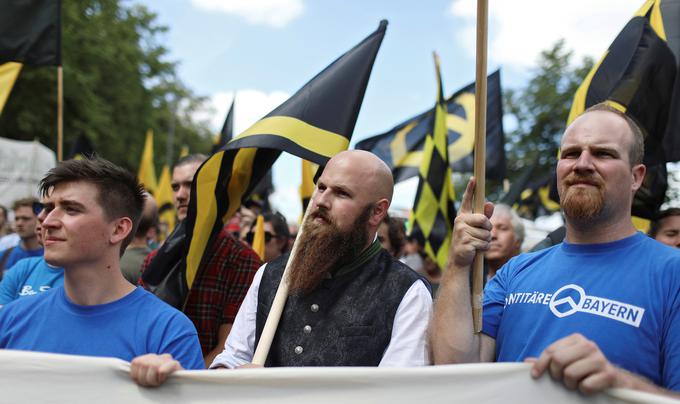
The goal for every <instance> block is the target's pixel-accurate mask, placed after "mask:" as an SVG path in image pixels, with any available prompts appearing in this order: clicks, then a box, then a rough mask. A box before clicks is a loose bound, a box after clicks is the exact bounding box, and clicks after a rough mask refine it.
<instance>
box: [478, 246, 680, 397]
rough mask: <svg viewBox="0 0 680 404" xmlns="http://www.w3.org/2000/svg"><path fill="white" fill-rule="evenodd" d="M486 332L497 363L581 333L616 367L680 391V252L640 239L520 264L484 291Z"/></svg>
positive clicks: (532, 257) (529, 257) (548, 252)
mask: <svg viewBox="0 0 680 404" xmlns="http://www.w3.org/2000/svg"><path fill="white" fill-rule="evenodd" d="M482 332H484V333H485V334H487V335H489V336H491V337H493V338H495V340H496V360H497V361H521V360H523V359H525V358H527V357H538V356H539V355H540V354H541V352H542V351H543V350H544V349H545V348H546V347H548V346H549V345H550V344H552V343H553V342H555V341H557V340H558V339H560V338H563V337H566V336H568V335H570V334H573V333H581V334H583V335H584V336H585V337H586V338H588V339H590V340H592V341H594V342H595V343H596V344H597V345H598V346H599V347H600V349H601V350H602V352H603V353H604V355H605V356H606V357H607V359H608V360H609V361H610V362H612V363H613V364H615V365H617V366H620V367H622V368H624V369H626V370H628V371H631V372H633V373H637V374H639V375H642V376H644V377H646V378H648V379H650V380H651V381H653V382H654V383H656V384H657V385H661V386H663V387H666V388H668V389H672V390H680V250H678V249H675V248H671V247H668V246H665V245H663V244H661V243H659V242H657V241H654V240H652V239H651V238H649V237H647V236H646V235H644V234H642V233H636V234H635V235H633V236H631V237H627V238H625V239H622V240H618V241H615V242H611V243H605V244H581V245H579V244H569V243H567V242H563V243H561V244H558V245H556V246H554V247H552V248H548V249H545V250H542V251H538V252H535V253H530V254H522V255H520V256H517V257H515V258H513V259H511V260H510V261H509V262H508V263H507V264H506V265H505V266H504V267H503V268H501V270H500V271H499V272H498V273H497V274H496V276H494V277H493V278H492V279H491V280H490V281H489V283H488V284H487V286H486V288H485V290H484V323H483V329H482Z"/></svg>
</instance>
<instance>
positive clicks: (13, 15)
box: [0, 0, 61, 66]
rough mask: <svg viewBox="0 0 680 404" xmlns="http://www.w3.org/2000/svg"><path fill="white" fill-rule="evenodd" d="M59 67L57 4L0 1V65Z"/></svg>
mask: <svg viewBox="0 0 680 404" xmlns="http://www.w3.org/2000/svg"><path fill="white" fill-rule="evenodd" d="M6 62H19V63H23V64H25V65H31V66H60V65H61V1H60V0H2V1H0V64H2V63H6Z"/></svg>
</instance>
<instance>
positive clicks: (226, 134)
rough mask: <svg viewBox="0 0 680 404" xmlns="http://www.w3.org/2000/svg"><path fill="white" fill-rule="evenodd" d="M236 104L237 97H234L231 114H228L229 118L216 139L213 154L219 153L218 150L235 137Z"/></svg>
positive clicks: (230, 109)
mask: <svg viewBox="0 0 680 404" xmlns="http://www.w3.org/2000/svg"><path fill="white" fill-rule="evenodd" d="M235 103H236V95H234V100H233V101H232V102H231V107H229V112H227V118H226V119H225V120H224V124H223V125H222V130H220V133H219V135H217V136H216V137H215V143H214V144H213V148H212V153H213V154H215V153H217V151H218V150H220V149H221V148H223V147H224V145H226V144H227V143H229V141H230V140H231V138H232V137H234V104H235Z"/></svg>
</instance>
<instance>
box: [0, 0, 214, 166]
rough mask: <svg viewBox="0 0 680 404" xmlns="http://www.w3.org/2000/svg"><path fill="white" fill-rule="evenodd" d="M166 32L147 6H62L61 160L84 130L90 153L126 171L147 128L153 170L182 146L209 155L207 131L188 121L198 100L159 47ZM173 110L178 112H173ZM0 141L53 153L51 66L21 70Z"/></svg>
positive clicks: (83, 1) (82, 2) (108, 0)
mask: <svg viewBox="0 0 680 404" xmlns="http://www.w3.org/2000/svg"><path fill="white" fill-rule="evenodd" d="M166 31H167V28H166V27H164V26H161V25H159V24H158V23H157V22H156V15H155V14H154V13H152V12H150V11H149V10H148V9H147V8H146V7H143V6H140V5H129V3H127V2H123V1H120V0H70V1H64V2H62V60H63V62H62V63H63V82H64V157H66V155H67V154H68V151H69V148H70V145H71V143H72V142H75V140H76V138H77V137H78V135H80V134H81V133H84V134H85V135H87V136H88V137H89V138H90V140H91V141H92V143H93V144H94V149H95V151H96V152H97V153H98V154H99V155H100V156H103V157H105V158H107V159H110V160H112V161H114V162H116V163H118V164H121V165H122V166H124V167H127V168H129V169H130V170H133V171H136V170H137V168H138V165H139V160H140V156H141V153H142V148H143V145H144V135H145V133H146V131H147V129H152V130H154V145H155V156H156V165H157V167H156V168H157V170H158V171H157V172H160V166H161V165H162V164H164V163H165V162H166V159H165V154H166V153H165V151H166V148H167V143H168V141H169V139H168V134H169V133H170V132H171V131H172V130H173V129H174V134H175V135H174V137H173V139H174V141H173V144H172V145H171V150H173V152H172V154H173V156H174V157H175V158H176V157H177V154H178V151H179V149H180V147H181V146H182V145H188V146H189V149H190V150H191V151H192V152H207V151H208V150H210V144H211V140H210V133H209V130H208V129H207V128H206V127H204V126H202V125H201V124H197V123H195V122H194V121H193V120H192V119H191V114H192V112H193V111H194V110H195V109H196V108H198V107H199V106H200V104H201V103H202V102H203V101H204V100H203V99H202V98H200V97H197V96H196V95H194V94H193V93H192V92H191V91H190V90H189V89H188V88H187V87H185V86H184V85H183V84H182V83H181V81H180V80H179V79H178V77H177V73H176V64H175V63H173V62H170V61H168V60H167V53H168V51H167V49H166V48H165V47H164V46H163V45H162V44H161V43H160V42H161V40H162V35H163V33H165V32H166ZM177 106H180V107H181V108H179V109H178V108H177ZM0 136H2V137H7V138H12V139H21V140H32V139H38V140H40V142H41V143H43V144H45V145H47V146H48V147H50V148H52V149H53V150H55V151H56V149H57V71H56V68H45V67H43V68H32V67H30V66H25V67H24V68H23V70H22V72H21V74H20V76H19V79H18V80H17V82H16V84H15V87H14V90H13V91H12V93H11V95H10V97H9V100H8V102H7V105H6V106H5V110H4V111H3V113H2V115H1V116H0Z"/></svg>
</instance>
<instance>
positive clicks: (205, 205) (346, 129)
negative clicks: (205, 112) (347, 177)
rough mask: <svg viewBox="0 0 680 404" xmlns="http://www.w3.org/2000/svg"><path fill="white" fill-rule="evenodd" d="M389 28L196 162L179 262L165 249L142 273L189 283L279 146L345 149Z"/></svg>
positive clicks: (297, 151)
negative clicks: (169, 262)
mask: <svg viewBox="0 0 680 404" xmlns="http://www.w3.org/2000/svg"><path fill="white" fill-rule="evenodd" d="M386 28H387V21H381V23H380V26H379V28H378V29H377V30H376V31H375V32H374V33H372V34H371V35H369V36H368V37H367V38H366V39H364V40H363V41H362V42H361V43H359V44H358V45H356V46H355V47H354V48H352V49H350V50H349V51H348V52H347V53H345V54H344V55H342V56H341V57H340V58H338V59H337V60H335V61H334V62H333V63H331V64H330V65H329V66H328V67H327V68H326V69H324V70H323V71H322V72H320V73H319V74H318V75H317V76H315V77H314V78H313V79H312V80H310V81H309V82H308V83H307V84H305V85H304V86H303V87H302V88H301V89H300V90H298V92H296V93H295V94H294V95H293V96H291V97H290V98H289V99H288V100H287V101H285V102H284V103H283V104H281V105H280V106H279V107H277V108H276V109H274V110H273V111H272V112H270V113H269V114H268V115H266V116H265V117H264V118H262V119H261V120H259V121H257V122H256V123H255V124H253V126H251V127H250V128H249V129H247V130H246V131H245V132H243V133H241V134H240V135H239V136H238V137H236V138H234V139H233V140H231V141H230V142H229V143H228V144H227V145H226V146H225V147H223V148H222V149H221V150H220V151H218V152H217V153H215V154H214V155H212V156H211V157H210V158H209V159H208V160H207V161H205V162H204V163H203V165H201V167H200V168H199V170H198V172H197V173H196V175H195V177H194V181H193V184H192V191H191V200H190V202H189V210H188V214H187V218H186V220H185V222H186V242H184V243H182V244H183V245H184V246H185V248H187V250H186V254H184V260H183V261H182V262H179V263H178V264H177V265H179V266H180V270H179V271H174V270H171V271H168V269H167V268H163V266H162V265H158V266H156V265H155V263H156V260H157V259H158V261H159V262H160V263H162V262H163V261H164V259H163V258H162V255H163V254H161V253H162V252H163V249H162V250H161V251H160V252H159V255H157V257H156V258H155V259H154V261H153V262H152V263H151V266H150V267H149V269H147V271H145V274H146V273H147V272H149V271H151V272H152V273H154V272H157V271H161V272H163V273H172V272H179V273H183V274H184V277H183V278H184V279H183V281H184V283H185V285H186V286H187V288H188V289H190V288H191V285H192V284H193V281H194V279H195V278H196V276H197V275H198V271H199V269H200V268H201V262H202V259H203V256H204V253H205V251H206V249H207V248H208V246H210V245H211V244H212V242H213V240H214V237H215V236H216V235H217V233H218V232H219V231H220V230H221V229H222V228H223V227H224V225H225V224H226V222H227V221H228V220H229V218H230V217H231V216H232V215H233V214H234V212H235V211H236V209H238V207H239V206H240V205H241V203H242V202H243V201H245V199H246V198H247V197H248V195H249V194H250V192H252V190H253V188H254V187H255V185H256V184H257V183H258V182H259V180H260V179H261V178H262V177H264V176H265V174H266V173H267V171H269V169H270V168H271V166H272V164H273V163H274V161H275V160H276V159H277V157H278V156H279V155H280V153H281V151H287V152H289V153H292V154H294V155H296V156H298V157H301V158H303V159H306V160H310V161H313V162H315V163H317V164H324V163H325V162H326V161H327V160H328V159H330V158H331V157H332V156H333V155H335V154H336V153H338V152H340V151H342V150H345V149H347V146H348V145H349V141H350V137H351V135H352V132H353V131H354V126H355V124H356V120H357V117H358V114H359V110H360V108H361V103H362V100H363V96H364V93H365V91H366V86H367V85H368V79H369V77H370V73H371V70H372V68H373V62H374V61H375V57H376V56H377V53H378V49H379V48H380V44H381V42H382V39H383V36H384V35H385V30H386ZM171 238H172V237H171ZM167 250H168V249H166V252H167V253H168V254H171V253H172V252H171V251H167ZM159 256H161V257H159ZM159 258H160V259H159ZM173 268H174V267H173ZM145 282H146V279H145ZM185 298H186V296H183V297H181V298H180V299H178V300H180V301H183V300H184V299H185ZM181 304H183V303H181Z"/></svg>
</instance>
